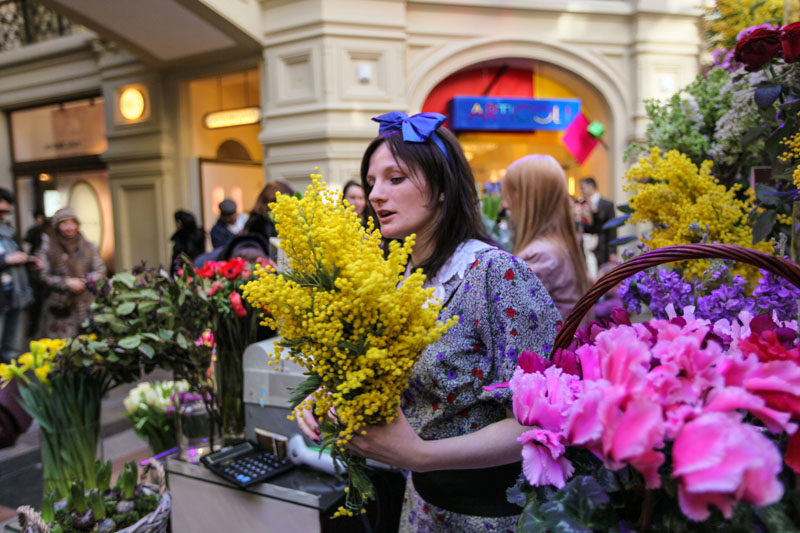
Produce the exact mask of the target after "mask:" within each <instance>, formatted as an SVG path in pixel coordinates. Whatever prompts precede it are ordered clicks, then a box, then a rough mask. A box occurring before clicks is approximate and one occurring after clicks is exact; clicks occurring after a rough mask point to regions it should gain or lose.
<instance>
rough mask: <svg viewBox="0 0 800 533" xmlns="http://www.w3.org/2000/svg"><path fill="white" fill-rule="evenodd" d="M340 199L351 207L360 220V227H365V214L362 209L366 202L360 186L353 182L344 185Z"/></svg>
mask: <svg viewBox="0 0 800 533" xmlns="http://www.w3.org/2000/svg"><path fill="white" fill-rule="evenodd" d="M342 198H343V199H345V200H347V201H348V202H349V203H350V205H352V206H353V209H355V211H356V214H357V215H358V217H359V218H360V219H361V225H363V226H366V224H367V213H366V210H365V209H364V207H366V205H367V201H366V200H365V199H364V189H362V188H361V185H360V184H358V183H356V182H355V181H353V180H350V181H348V182H347V183H345V184H344V189H342Z"/></svg>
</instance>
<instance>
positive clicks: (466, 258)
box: [406, 239, 494, 303]
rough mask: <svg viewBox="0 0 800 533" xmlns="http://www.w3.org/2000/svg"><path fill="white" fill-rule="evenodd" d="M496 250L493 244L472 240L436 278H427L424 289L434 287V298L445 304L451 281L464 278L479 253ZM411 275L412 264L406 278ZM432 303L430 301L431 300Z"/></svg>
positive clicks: (407, 269)
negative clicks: (446, 287) (446, 288)
mask: <svg viewBox="0 0 800 533" xmlns="http://www.w3.org/2000/svg"><path fill="white" fill-rule="evenodd" d="M488 248H494V246H492V245H491V244H487V243H485V242H483V241H479V240H477V239H470V240H468V241H464V242H462V243H461V244H459V245H458V248H456V251H455V252H453V255H451V256H450V258H449V259H448V260H447V261H445V263H444V264H443V265H442V268H440V269H439V272H437V273H436V275H435V276H433V277H430V278H427V279H426V280H425V284H424V285H423V287H425V288H429V287H433V298H437V299H438V300H439V301H440V302H442V303H443V302H444V297H445V290H444V285H445V284H446V283H447V282H448V281H450V280H451V279H453V278H455V277H456V276H458V277H459V278H462V279H463V278H464V272H466V270H467V268H468V267H469V266H470V265H472V263H474V262H475V259H476V258H477V255H478V252H480V251H482V250H486V249H488ZM409 275H411V264H410V263H409V265H408V268H406V276H409ZM429 301H430V300H429Z"/></svg>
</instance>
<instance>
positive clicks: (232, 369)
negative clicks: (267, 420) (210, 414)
mask: <svg viewBox="0 0 800 533" xmlns="http://www.w3.org/2000/svg"><path fill="white" fill-rule="evenodd" d="M214 380H215V385H216V394H217V402H218V404H219V411H220V424H221V426H222V427H221V428H220V429H221V433H222V440H223V443H224V444H226V445H228V444H236V443H238V442H241V441H243V440H244V370H243V368H242V353H241V351H240V350H238V349H236V348H233V347H227V346H225V345H224V344H223V345H220V344H218V345H217V361H216V365H215V368H214Z"/></svg>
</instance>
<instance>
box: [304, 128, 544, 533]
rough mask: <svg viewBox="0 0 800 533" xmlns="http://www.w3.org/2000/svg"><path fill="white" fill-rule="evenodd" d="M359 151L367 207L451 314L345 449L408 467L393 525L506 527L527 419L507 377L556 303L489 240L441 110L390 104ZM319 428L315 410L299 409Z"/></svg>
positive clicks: (307, 425)
mask: <svg viewBox="0 0 800 533" xmlns="http://www.w3.org/2000/svg"><path fill="white" fill-rule="evenodd" d="M373 120H374V121H376V122H378V123H379V124H380V128H379V134H378V137H376V138H375V139H374V140H373V141H372V142H371V143H370V144H369V146H368V147H367V150H366V152H365V153H364V156H363V158H362V161H361V182H362V185H363V187H364V191H365V194H366V195H367V197H368V206H367V208H368V210H369V214H370V215H372V217H373V218H374V219H375V220H376V221H377V225H378V227H380V229H381V232H382V234H383V236H384V237H385V238H388V239H403V238H405V237H406V236H408V235H410V234H412V233H414V234H416V245H415V246H414V249H413V251H412V253H411V259H410V263H409V265H408V270H407V273H410V272H411V271H412V270H414V269H417V268H421V269H423V271H424V272H425V274H426V276H427V282H426V286H427V287H433V288H434V295H435V296H436V297H438V298H439V299H440V300H441V301H442V302H443V304H444V305H443V308H442V311H441V313H440V319H441V320H446V319H447V318H449V317H450V316H453V315H458V316H459V321H458V324H457V325H456V326H454V327H452V328H451V329H450V330H449V331H448V332H447V333H446V334H445V335H443V336H442V337H441V338H440V339H439V340H438V341H437V342H435V343H434V344H431V345H430V346H428V348H427V349H426V350H425V352H424V353H423V355H422V357H421V359H420V360H419V361H418V362H417V364H416V366H415V367H414V375H413V378H412V380H411V382H410V384H409V389H408V390H407V391H406V393H405V395H404V397H403V401H402V412H401V413H400V415H399V416H398V418H397V419H396V420H394V421H393V422H392V423H391V424H388V425H385V426H371V427H369V428H367V433H366V435H360V436H356V437H354V438H353V440H352V442H351V443H350V444H349V446H350V448H351V450H352V451H353V452H355V453H358V454H361V455H363V456H365V457H368V458H371V459H375V460H378V461H381V462H384V463H387V464H391V465H394V466H397V467H400V468H403V469H406V470H408V471H410V472H411V475H410V476H409V478H408V481H407V484H406V493H405V499H404V506H403V514H402V518H401V527H400V529H401V531H459V532H462V531H498V530H501V531H506V530H509V529H511V530H513V529H514V528H515V524H516V520H517V515H518V514H519V513H520V511H521V508H520V507H518V506H516V505H513V504H510V503H508V502H507V501H506V494H505V493H506V489H507V488H509V487H510V486H512V485H513V484H514V482H515V481H516V478H517V476H518V475H519V474H520V472H521V467H520V462H519V461H520V452H521V449H522V447H521V445H520V444H519V443H518V442H517V437H519V436H520V435H521V434H522V433H523V431H524V430H525V428H524V427H523V426H521V425H519V424H518V423H517V422H516V420H515V419H514V417H513V414H512V412H511V393H510V390H509V389H496V390H490V391H487V390H486V389H484V386H488V385H492V384H495V383H499V382H503V381H507V380H509V379H510V378H511V376H512V374H513V372H514V368H515V365H516V360H517V355H518V354H519V353H520V352H521V351H523V350H533V351H535V352H537V353H539V354H542V355H549V353H550V350H551V347H552V343H553V339H554V338H555V334H556V323H557V322H558V321H559V320H560V316H559V314H558V311H557V310H556V308H555V307H554V305H553V302H552V300H551V299H550V296H549V295H548V293H547V291H546V290H545V289H544V287H543V286H542V284H541V283H540V282H539V280H538V279H537V278H536V276H534V275H533V274H532V273H531V272H530V270H529V269H528V267H527V266H526V264H525V263H524V262H523V261H521V260H519V259H517V258H516V257H514V256H512V255H511V254H509V253H507V252H504V251H502V250H500V249H499V248H497V247H496V246H495V245H494V243H493V241H492V240H491V238H490V237H489V236H488V234H487V233H486V230H485V229H484V227H483V224H482V222H481V217H480V213H479V205H478V196H477V191H476V189H475V182H474V178H473V175H472V171H471V170H470V168H469V164H468V163H467V160H466V158H465V157H464V153H463V151H462V150H461V146H460V145H459V144H458V140H457V139H456V138H455V136H454V135H453V134H452V133H450V132H449V131H448V130H447V129H445V128H443V127H441V126H442V124H443V123H444V121H445V120H446V117H445V116H444V115H441V114H438V113H420V114H418V115H414V116H411V117H408V116H407V115H406V114H405V113H400V112H394V113H388V114H385V115H381V116H379V117H376V118H374V119H373ZM298 423H299V425H300V428H301V429H302V430H303V432H304V433H305V434H306V436H308V437H309V438H311V439H313V440H317V439H318V433H315V431H318V430H317V421H316V420H315V419H314V416H313V413H311V412H309V411H304V412H303V413H302V414H301V416H300V417H299V418H298Z"/></svg>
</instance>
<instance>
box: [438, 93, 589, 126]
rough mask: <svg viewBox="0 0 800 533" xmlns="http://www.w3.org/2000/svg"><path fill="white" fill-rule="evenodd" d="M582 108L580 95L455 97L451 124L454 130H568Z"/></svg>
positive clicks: (452, 102) (451, 111) (451, 110)
mask: <svg viewBox="0 0 800 533" xmlns="http://www.w3.org/2000/svg"><path fill="white" fill-rule="evenodd" d="M580 111H581V101H580V100H579V99H577V98H560V99H547V100H545V99H537V98H495V97H491V96H454V97H453V99H452V100H451V101H450V126H451V128H452V129H454V130H490V131H534V130H550V131H558V130H564V129H566V128H567V126H569V124H570V122H572V121H573V120H574V119H575V117H577V116H578V113H580Z"/></svg>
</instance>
